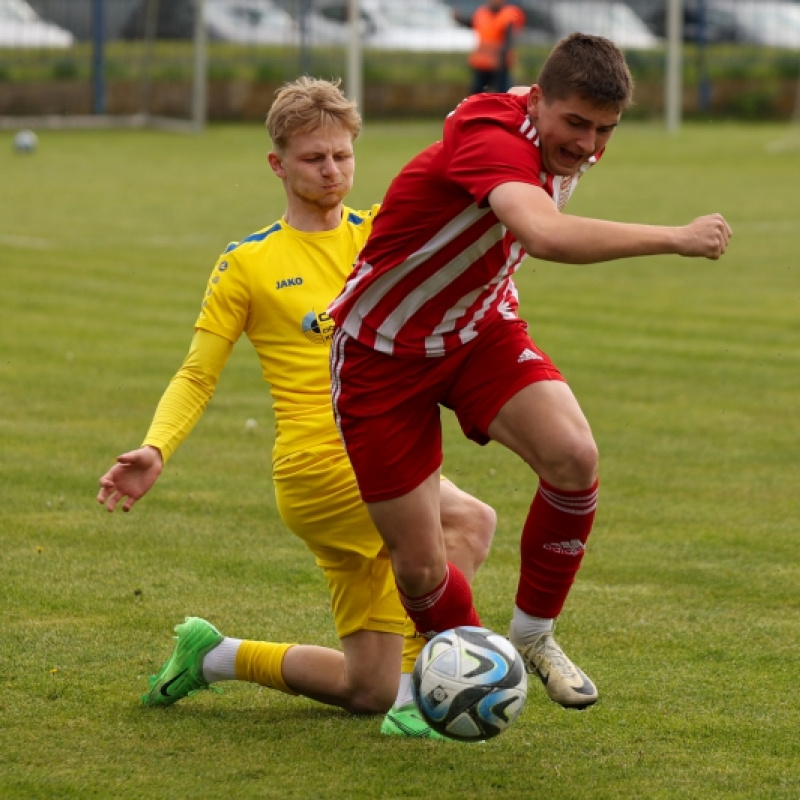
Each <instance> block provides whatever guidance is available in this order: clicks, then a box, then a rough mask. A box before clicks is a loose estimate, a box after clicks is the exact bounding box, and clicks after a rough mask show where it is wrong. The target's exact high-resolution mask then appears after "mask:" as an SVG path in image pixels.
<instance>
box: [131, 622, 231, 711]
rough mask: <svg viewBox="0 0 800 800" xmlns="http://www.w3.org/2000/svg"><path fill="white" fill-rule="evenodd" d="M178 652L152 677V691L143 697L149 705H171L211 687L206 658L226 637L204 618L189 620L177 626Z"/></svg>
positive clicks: (176, 642)
mask: <svg viewBox="0 0 800 800" xmlns="http://www.w3.org/2000/svg"><path fill="white" fill-rule="evenodd" d="M175 633H177V634H178V635H177V636H175V649H174V650H173V651H172V655H171V656H170V657H169V660H168V661H167V662H166V664H164V666H163V667H161V670H160V671H159V673H158V674H157V675H151V676H150V691H149V692H148V693H147V694H143V695H142V703H143V704H144V705H146V706H171V705H172V704H173V703H175V702H177V701H178V700H180V699H181V698H183V697H187V696H188V695H192V694H194V693H195V692H199V691H201V690H202V689H208V688H209V684H208V682H207V681H206V679H205V678H204V677H203V657H204V656H205V654H206V653H207V652H208V651H209V650H213V649H214V648H215V647H216V646H217V645H218V644H219V643H220V642H221V641H222V640H223V639H224V638H225V637H224V636H223V635H222V634H221V633H220V632H219V631H218V630H217V629H216V628H215V627H214V626H213V625H212V624H211V623H210V622H206V621H205V620H204V619H200V617H186V622H183V623H181V624H180V625H176V626H175Z"/></svg>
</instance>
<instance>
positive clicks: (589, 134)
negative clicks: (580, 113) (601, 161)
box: [578, 128, 597, 155]
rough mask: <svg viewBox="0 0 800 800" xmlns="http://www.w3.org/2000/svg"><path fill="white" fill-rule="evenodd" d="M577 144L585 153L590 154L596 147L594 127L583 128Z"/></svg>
mask: <svg viewBox="0 0 800 800" xmlns="http://www.w3.org/2000/svg"><path fill="white" fill-rule="evenodd" d="M578 146H579V147H580V148H581V150H583V152H584V153H586V155H591V154H592V153H594V152H595V150H596V149H597V132H596V131H595V130H594V128H592V129H590V130H585V131H583V132H582V133H581V136H580V137H579V138H578Z"/></svg>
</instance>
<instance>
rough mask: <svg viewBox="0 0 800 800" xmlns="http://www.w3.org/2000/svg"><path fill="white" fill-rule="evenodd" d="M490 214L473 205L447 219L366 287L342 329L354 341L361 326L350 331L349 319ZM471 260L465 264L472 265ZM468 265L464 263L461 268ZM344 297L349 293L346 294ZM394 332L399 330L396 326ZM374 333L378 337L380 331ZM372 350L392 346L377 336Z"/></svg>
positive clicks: (360, 316) (367, 310) (367, 309)
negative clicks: (403, 259)
mask: <svg viewBox="0 0 800 800" xmlns="http://www.w3.org/2000/svg"><path fill="white" fill-rule="evenodd" d="M491 213H492V210H491V208H488V207H487V208H478V207H477V206H476V205H474V204H473V205H469V206H467V208H465V209H464V210H463V211H462V212H461V213H460V214H459V215H458V216H456V217H454V218H453V219H451V220H450V221H449V222H448V223H447V224H446V225H445V226H444V227H443V228H441V229H440V230H438V231H437V232H436V235H435V236H434V237H433V238H432V239H430V240H429V241H427V242H426V243H425V244H424V245H423V246H422V247H421V248H420V249H419V250H417V251H416V252H414V253H412V254H411V255H410V256H409V257H408V258H407V259H406V260H405V261H403V262H401V263H400V264H398V265H397V266H396V267H393V268H392V269H390V270H387V271H386V272H385V273H384V274H383V275H381V276H379V277H378V278H376V279H375V282H374V283H373V284H372V286H370V287H369V289H367V290H366V291H365V292H364V294H363V295H362V296H361V298H360V299H359V300H358V301H357V302H356V304H355V305H354V306H353V308H352V309H351V310H350V313H349V314H348V315H347V319H346V320H345V325H344V327H345V328H346V329H347V332H348V333H349V334H350V335H351V336H352V337H354V338H358V334H359V332H360V324H361V323H360V322H359V330H352V328H350V326H349V325H348V324H347V323H348V322H349V321H350V320H352V319H353V317H355V318H357V319H358V320H363V319H364V318H365V317H366V316H367V315H368V314H369V313H370V311H372V309H373V308H374V307H375V306H376V305H377V304H378V303H380V301H381V300H382V299H383V298H384V297H385V296H386V294H388V293H389V292H390V291H391V290H392V289H393V288H394V287H395V286H396V285H397V284H398V283H399V282H400V281H401V280H402V279H403V278H405V277H406V275H408V274H409V273H411V272H413V271H414V269H416V268H417V267H418V266H419V265H420V264H422V263H424V262H425V261H427V260H428V259H429V258H430V257H431V256H433V255H435V254H436V253H437V252H438V251H439V250H440V249H441V248H442V247H444V246H445V245H447V244H448V243H449V242H451V241H452V240H453V239H455V238H456V237H457V236H460V235H461V234H462V233H463V232H464V231H466V230H468V229H469V228H470V227H471V226H472V225H474V224H475V223H476V222H477V221H478V220H479V219H481V218H482V217H485V216H486V215H487V214H491ZM492 230H494V228H492ZM500 230H501V238H502V234H503V233H504V231H503V229H502V226H500ZM495 241H497V240H495ZM493 243H494V242H493ZM472 260H474V259H472ZM472 260H471V261H470V262H469V263H472ZM366 266H368V265H366ZM468 266H469V264H466V265H465V268H466V267H468ZM369 269H370V270H371V269H372V268H371V267H369ZM462 271H463V270H462ZM362 274H366V273H362V270H359V271H358V277H361V275H362ZM447 282H449V281H447ZM445 285H446V283H445ZM349 288H351V287H348V289H349ZM346 294H349V292H348V293H346ZM431 296H432V295H430V294H429V295H428V296H427V298H422V299H429V298H430V297H431ZM345 299H346V295H343V296H341V297H340V298H339V300H338V301H337V305H338V304H340V303H342V302H344V301H345ZM404 303H405V301H404V302H403V303H401V307H402V306H403V305H404ZM393 316H394V315H393ZM407 319H408V317H406V318H405V319H404V320H402V322H405V321H406V320H407ZM390 320H391V317H390V318H389V319H387V320H386V322H384V325H386V324H387V323H388V322H390ZM401 324H402V323H401ZM384 325H382V326H381V327H382V328H383V327H384ZM397 329H398V330H399V326H398V328H397ZM378 333H379V335H380V331H379V332H378ZM387 348H388V349H387ZM375 349H376V350H378V351H380V352H383V353H387V354H388V355H391V353H392V350H393V343H392V342H385V341H384V340H383V336H381V338H380V339H379V340H377V341H376V342H375Z"/></svg>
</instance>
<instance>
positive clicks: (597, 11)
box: [0, 0, 800, 127]
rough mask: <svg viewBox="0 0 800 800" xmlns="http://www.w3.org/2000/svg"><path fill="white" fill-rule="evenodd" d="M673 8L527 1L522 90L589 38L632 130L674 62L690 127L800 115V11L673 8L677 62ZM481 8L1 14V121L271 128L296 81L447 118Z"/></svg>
mask: <svg viewBox="0 0 800 800" xmlns="http://www.w3.org/2000/svg"><path fill="white" fill-rule="evenodd" d="M668 1H669V2H674V0H628V2H614V1H612V0H518V1H517V2H516V3H515V5H517V6H519V7H521V8H522V10H523V11H524V14H525V27H524V29H523V30H522V31H521V32H520V34H519V36H518V37H517V40H516V49H517V54H518V59H517V64H516V66H515V68H514V74H513V78H514V80H515V82H516V83H524V84H530V83H532V82H533V81H534V80H535V78H536V74H537V72H538V69H539V66H540V65H541V63H542V61H543V59H544V57H545V56H546V54H547V52H548V50H549V48H550V47H551V45H552V44H553V43H554V42H555V41H556V40H558V39H559V38H560V37H562V36H564V35H565V34H568V33H570V32H571V31H574V30H580V31H582V32H585V33H595V34H601V35H605V36H607V37H609V38H611V39H613V40H614V41H615V42H616V43H617V44H618V45H619V46H620V47H621V48H623V49H624V50H625V52H626V56H627V58H628V62H629V64H630V66H631V70H632V72H633V74H634V77H635V79H636V83H637V91H636V105H635V106H634V108H633V109H632V110H631V112H630V113H629V114H628V116H633V117H638V118H641V119H659V118H663V117H664V114H665V104H666V103H667V99H666V97H667V89H668V83H669V81H668V77H667V76H668V74H669V73H668V59H669V56H670V53H671V57H672V58H673V59H675V58H677V68H678V70H679V71H678V72H677V73H676V74H677V75H678V100H677V103H678V104H679V110H680V115H681V117H686V118H699V119H710V118H713V119H737V120H790V119H793V118H796V117H797V116H798V105H799V104H798V84H799V83H800V81H799V80H798V79H799V77H800V0H680V1H679V2H678V3H677V9H678V12H673V13H679V16H680V32H679V36H680V40H681V42H680V49H679V50H675V49H674V48H673V49H671V48H670V47H669V46H668V41H667V35H668V27H669V26H668V7H667V2H668ZM479 5H480V0H402V2H399V1H398V0H358V2H357V8H358V17H359V19H358V23H356V24H355V25H351V24H350V17H351V11H352V9H353V8H354V7H355V4H354V3H353V0H203V2H202V12H201V13H200V14H199V15H198V8H199V7H200V6H199V3H198V0H0V118H2V120H3V121H4V123H5V127H9V126H11V125H14V124H16V122H17V121H19V120H20V118H22V117H32V118H34V119H35V120H40V121H41V122H42V124H44V123H45V121H49V123H50V124H53V125H55V124H57V123H58V121H59V120H60V121H61V122H62V123H63V122H66V121H68V120H70V119H71V120H77V119H78V118H82V117H87V116H88V117H95V121H96V122H98V121H99V120H100V118H102V120H103V121H105V122H107V123H108V124H113V123H114V121H115V120H116V121H117V123H119V124H122V123H123V122H124V121H125V120H126V119H127V120H128V121H130V120H132V119H133V120H136V119H138V120H141V119H143V118H154V117H158V118H163V119H173V120H177V121H180V120H185V121H190V122H191V121H193V122H194V123H195V124H200V125H202V124H204V123H205V122H206V121H223V120H225V121H234V120H252V119H263V117H264V115H265V112H266V110H267V108H268V107H269V104H270V102H271V99H272V96H273V93H274V91H275V89H276V88H277V87H278V86H280V85H281V83H283V82H284V81H286V80H291V79H292V78H294V77H296V76H297V75H298V74H302V73H309V74H314V75H317V76H320V77H326V78H334V77H342V78H345V81H346V84H347V86H346V88H349V91H350V93H351V96H352V94H353V93H354V92H357V94H358V96H357V97H356V99H357V100H359V101H360V103H361V106H362V108H363V111H364V113H365V116H366V117H371V118H400V117H403V118H431V117H441V116H442V115H443V114H445V113H447V112H448V111H449V110H450V109H452V108H453V106H454V105H455V104H457V103H458V102H459V100H461V99H462V98H463V97H464V96H465V94H466V93H467V91H468V87H469V85H470V74H469V68H468V65H467V56H468V53H469V52H470V50H471V49H472V48H473V47H474V41H475V40H474V36H475V34H474V32H473V30H472V28H471V24H470V20H471V17H472V14H473V12H474V11H475V9H476V8H477V7H478V6H479ZM676 18H677V17H675V16H673V20H674V19H676ZM674 43H675V38H673V45H674ZM354 50H356V51H357V53H356V55H357V58H354ZM355 72H357V75H354V73H355Z"/></svg>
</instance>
